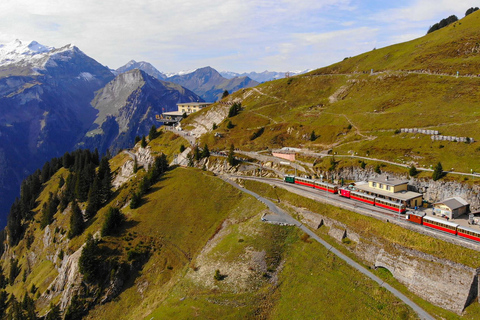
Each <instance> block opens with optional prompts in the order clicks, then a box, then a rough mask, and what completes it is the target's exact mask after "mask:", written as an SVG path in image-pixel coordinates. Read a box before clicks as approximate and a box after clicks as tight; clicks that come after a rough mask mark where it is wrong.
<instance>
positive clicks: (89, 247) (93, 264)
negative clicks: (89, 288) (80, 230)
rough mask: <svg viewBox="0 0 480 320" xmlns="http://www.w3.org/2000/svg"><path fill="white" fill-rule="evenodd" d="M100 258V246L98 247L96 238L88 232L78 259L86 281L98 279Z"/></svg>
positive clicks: (91, 281)
mask: <svg viewBox="0 0 480 320" xmlns="http://www.w3.org/2000/svg"><path fill="white" fill-rule="evenodd" d="M100 260H101V257H100V248H99V247H98V244H97V240H95V239H94V238H93V237H92V235H91V234H89V235H88V236H87V241H86V242H85V246H84V247H83V249H82V254H81V255H80V258H79V260H78V267H79V270H80V272H81V273H82V275H83V279H84V280H85V281H86V282H89V283H93V282H97V281H98V280H99V278H100V277H99V276H100V271H101V268H100V266H101V261H100Z"/></svg>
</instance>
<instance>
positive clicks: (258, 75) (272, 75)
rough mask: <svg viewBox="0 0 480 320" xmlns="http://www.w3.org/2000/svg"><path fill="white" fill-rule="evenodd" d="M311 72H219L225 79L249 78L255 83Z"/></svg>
mask: <svg viewBox="0 0 480 320" xmlns="http://www.w3.org/2000/svg"><path fill="white" fill-rule="evenodd" d="M309 71H311V70H303V71H287V72H276V71H263V72H248V73H247V72H244V73H237V72H231V71H220V74H221V75H222V76H223V77H225V78H227V79H231V78H235V77H249V78H250V79H253V80H255V81H257V82H267V81H271V80H277V79H282V78H285V77H286V76H287V74H288V75H289V76H296V75H299V74H304V73H307V72H309Z"/></svg>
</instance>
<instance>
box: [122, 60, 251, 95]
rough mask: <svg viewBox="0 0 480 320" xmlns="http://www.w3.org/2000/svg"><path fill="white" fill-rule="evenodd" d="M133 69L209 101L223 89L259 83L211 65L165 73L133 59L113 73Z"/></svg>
mask: <svg viewBox="0 0 480 320" xmlns="http://www.w3.org/2000/svg"><path fill="white" fill-rule="evenodd" d="M133 69H140V70H142V71H144V72H146V73H147V74H149V75H151V76H152V77H155V78H157V79H159V80H165V81H169V82H173V83H177V84H179V85H181V86H183V87H185V88H187V89H190V90H191V91H193V92H195V93H196V94H198V95H199V96H200V97H202V99H204V100H205V101H209V102H215V101H217V100H220V99H221V97H222V94H223V92H224V91H225V90H227V91H228V92H229V93H233V92H235V91H237V90H239V89H243V88H250V87H254V86H256V85H258V84H259V82H257V81H255V80H252V79H251V78H249V77H247V76H234V77H228V78H227V77H223V76H222V75H221V74H220V73H219V72H218V71H217V70H215V69H213V68H211V67H204V68H199V69H196V70H194V71H186V72H179V73H176V74H168V75H167V74H165V73H162V72H160V71H158V70H157V69H156V68H155V67H153V66H152V65H151V64H150V63H148V62H145V61H141V62H136V61H134V60H132V61H129V62H128V63H127V64H126V65H124V66H122V67H120V68H118V69H117V70H115V73H116V74H121V73H122V72H126V71H129V70H133Z"/></svg>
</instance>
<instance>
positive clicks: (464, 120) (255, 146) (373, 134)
mask: <svg viewBox="0 0 480 320" xmlns="http://www.w3.org/2000/svg"><path fill="white" fill-rule="evenodd" d="M479 30H480V15H479V14H478V12H475V13H473V14H471V15H469V16H467V17H466V18H464V19H462V20H460V21H459V22H457V23H456V25H455V24H454V25H450V26H448V27H445V28H443V29H441V30H438V31H435V32H433V33H431V34H429V35H426V36H424V37H422V38H420V39H417V40H414V41H411V42H407V43H402V44H398V45H395V46H391V47H387V48H383V49H377V50H374V51H371V52H368V53H365V54H362V55H360V56H357V57H352V58H349V59H347V60H345V61H342V62H340V63H338V64H335V65H332V66H330V67H326V68H322V69H318V70H315V71H312V72H310V73H308V74H306V75H300V76H295V77H291V78H288V79H281V80H277V81H272V82H268V83H265V84H261V85H259V86H257V87H255V88H253V89H248V90H244V91H242V92H238V93H235V94H233V95H231V96H229V97H228V98H227V100H226V101H225V102H227V101H231V102H233V101H237V102H239V103H241V105H242V111H241V112H240V113H239V114H238V115H236V116H234V117H232V118H229V119H225V120H224V121H223V122H222V123H221V124H220V125H219V126H218V129H216V130H215V131H214V132H213V131H211V132H210V134H207V135H205V136H203V137H202V144H203V143H208V145H209V146H212V147H213V148H218V149H226V148H228V146H230V144H232V143H233V144H234V145H235V146H242V149H244V150H266V149H275V148H280V147H284V146H288V147H297V148H303V149H305V151H309V152H311V151H314V152H322V153H324V154H326V153H327V152H330V153H331V154H338V155H352V153H353V154H355V155H358V156H364V157H367V160H368V159H372V160H371V162H370V163H368V161H367V163H368V164H371V163H372V162H373V161H375V159H379V160H387V161H392V162H395V163H398V164H404V165H408V166H409V165H412V164H414V165H415V166H416V167H423V168H427V169H428V168H430V166H434V165H435V164H436V163H437V162H439V161H440V162H441V163H442V164H443V167H444V168H448V169H450V168H454V170H455V171H460V172H465V173H470V172H472V171H473V172H480V167H479V165H478V162H477V160H476V159H477V157H478V155H479V154H480V147H479V146H478V143H477V142H474V143H464V142H459V141H460V138H461V137H469V138H472V139H473V140H470V141H479V140H480V136H479V135H478V132H480V127H479V121H478V120H479V116H480V114H479V113H478V104H479V102H480V94H479V87H480V78H478V77H476V76H465V73H470V74H471V73H474V69H475V68H476V67H475V66H476V65H477V64H478V63H479V62H480V56H479V54H478V53H476V52H475V50H473V51H472V50H466V49H465V50H460V48H467V47H468V46H470V45H472V43H474V42H472V41H473V40H472V37H473V36H474V35H475V34H478V32H480V31H479ZM470 49H471V48H470ZM433 52H436V54H435V55H433ZM385 57H387V58H385ZM460 67H462V68H463V69H462V68H460ZM371 69H373V70H374V73H373V74H371V73H370V70H371ZM406 70H410V71H406ZM412 70H418V72H413V71H412ZM422 70H430V71H431V72H423V71H422ZM456 70H459V71H460V76H459V77H458V78H457V77H456ZM362 71H366V72H365V73H363V72H362ZM367 71H368V72H367ZM433 72H438V74H437V73H433ZM211 108H212V110H213V109H216V110H220V109H223V110H228V108H230V106H229V105H227V104H223V105H218V106H212V107H211ZM208 112H209V110H204V111H202V112H200V113H199V114H197V115H193V116H192V117H190V118H189V119H187V120H186V121H185V125H186V127H187V128H192V129H193V128H194V127H195V126H196V124H195V123H202V124H203V126H205V121H200V120H199V119H203V117H204V115H205V114H207V113H208ZM224 112H225V111H224ZM226 113H227V112H225V114H226ZM229 121H231V123H232V124H233V126H234V127H233V128H231V129H228V128H227V124H228V122H229ZM217 125H218V121H217ZM189 126H190V127H189ZM207 127H208V126H207ZM262 128H263V129H262ZM402 128H419V129H424V130H437V131H439V133H440V135H443V136H451V137H452V138H451V139H450V140H451V141H437V140H435V141H434V140H432V136H431V135H428V134H421V133H403V132H401V129H402ZM261 129H262V134H261V135H260V136H255V135H254V133H255V132H257V131H259V130H261ZM312 133H314V139H312ZM215 134H216V135H217V136H216V137H215ZM330 150H331V151H330ZM453 154H454V155H455V157H452V155H453ZM312 162H313V160H312ZM316 163H317V164H318V166H319V167H318V169H319V170H326V169H328V166H327V167H325V166H323V167H322V166H321V164H320V163H319V162H316ZM404 172H405V171H404Z"/></svg>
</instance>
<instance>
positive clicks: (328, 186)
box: [285, 175, 406, 213]
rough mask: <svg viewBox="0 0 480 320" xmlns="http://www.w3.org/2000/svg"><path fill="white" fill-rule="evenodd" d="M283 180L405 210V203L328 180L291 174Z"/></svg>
mask: <svg viewBox="0 0 480 320" xmlns="http://www.w3.org/2000/svg"><path fill="white" fill-rule="evenodd" d="M285 182H288V183H294V184H299V185H302V186H306V187H310V188H314V189H318V190H323V191H328V192H329V193H332V194H338V193H339V191H340V196H342V197H345V198H350V199H353V200H357V201H361V202H364V203H367V204H370V205H372V206H377V207H381V208H384V209H389V210H392V211H395V212H397V213H405V212H406V208H405V205H404V204H402V203H399V202H394V201H390V200H387V199H383V198H379V197H375V196H371V195H368V194H365V193H362V192H358V191H354V190H350V189H348V188H339V187H338V185H336V184H332V183H328V182H323V181H318V180H314V179H308V178H301V177H296V176H292V175H286V176H285Z"/></svg>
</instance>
